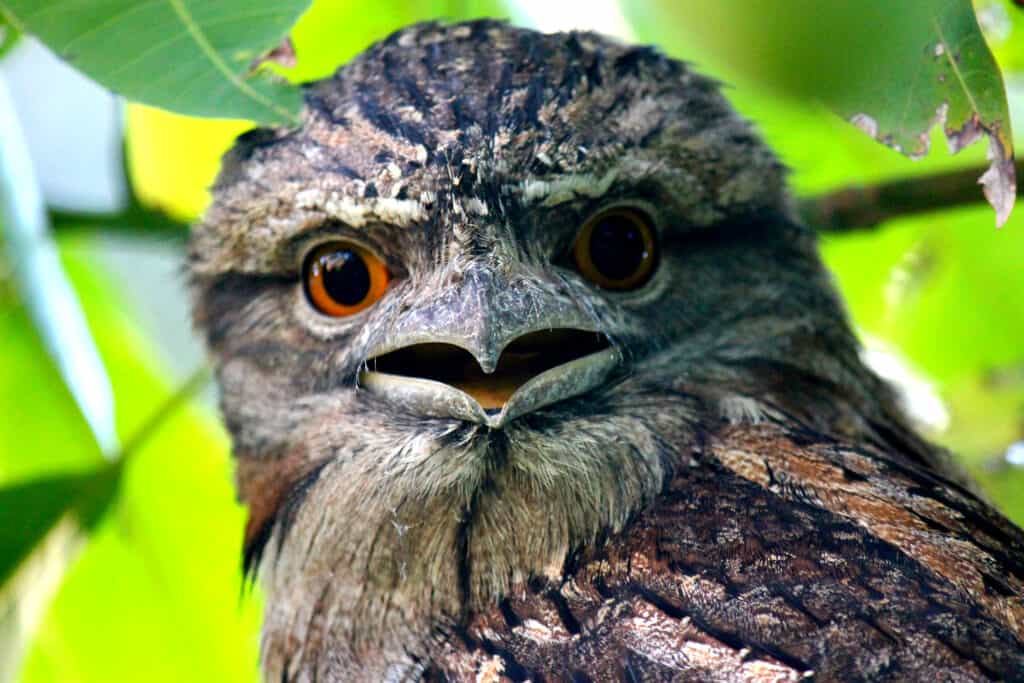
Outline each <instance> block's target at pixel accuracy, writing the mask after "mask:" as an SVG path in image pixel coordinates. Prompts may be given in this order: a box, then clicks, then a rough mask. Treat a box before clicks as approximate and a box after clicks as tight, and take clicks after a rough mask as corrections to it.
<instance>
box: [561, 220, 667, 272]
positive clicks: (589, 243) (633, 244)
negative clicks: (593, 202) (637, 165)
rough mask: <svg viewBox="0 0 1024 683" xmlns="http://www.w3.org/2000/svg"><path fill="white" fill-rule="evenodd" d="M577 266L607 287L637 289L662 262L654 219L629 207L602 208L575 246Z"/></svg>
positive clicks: (574, 252)
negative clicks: (659, 258)
mask: <svg viewBox="0 0 1024 683" xmlns="http://www.w3.org/2000/svg"><path fill="white" fill-rule="evenodd" d="M572 255H573V258H574V259H575V260H576V268H577V269H578V270H579V271H580V273H581V274H582V275H583V277H585V278H587V279H588V280H590V281H591V282H593V283H594V284H595V285H597V286H598V287H602V288H604V289H617V290H626V289H636V288H637V287H639V286H640V285H642V284H644V283H645V282H647V281H648V280H649V279H650V277H651V275H652V274H653V273H654V267H655V266H656V265H657V263H658V245H657V241H656V239H655V233H654V227H653V226H652V225H651V221H650V219H649V218H648V217H647V216H646V215H644V214H643V213H641V212H640V211H637V210H636V209H632V208H628V207H616V208H611V209H605V210H604V211H600V212H598V213H597V214H595V215H594V216H592V217H590V219H588V220H587V222H586V223H585V224H584V225H583V230H581V231H580V234H579V237H577V238H576V243H575V244H574V245H573V247H572Z"/></svg>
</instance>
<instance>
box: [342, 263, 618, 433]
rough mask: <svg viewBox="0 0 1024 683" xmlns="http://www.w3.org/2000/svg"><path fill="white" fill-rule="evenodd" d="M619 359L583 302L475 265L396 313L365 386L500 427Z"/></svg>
mask: <svg viewBox="0 0 1024 683" xmlns="http://www.w3.org/2000/svg"><path fill="white" fill-rule="evenodd" d="M620 364H621V356H620V354H619V352H618V350H616V349H615V348H614V347H613V346H612V344H611V343H610V341H609V339H608V337H607V336H605V335H604V334H602V333H601V332H599V331H598V330H597V329H596V328H595V327H594V324H593V319H592V317H591V316H589V315H588V314H587V313H586V312H585V311H583V310H581V309H580V308H579V306H578V305H576V304H575V303H574V302H572V301H570V300H567V299H566V298H565V297H563V296H558V295H557V294H555V293H553V292H552V291H549V290H547V289H545V288H543V287H540V286H530V285H520V286H519V287H517V286H515V285H514V284H510V283H509V282H508V281H507V280H505V279H504V278H502V277H501V276H499V275H498V274H496V272H495V270H494V269H493V268H490V267H487V266H476V267H472V268H469V269H468V270H466V271H464V272H463V273H462V274H461V280H460V284H459V285H458V286H455V287H451V288H448V289H446V290H444V291H442V292H441V293H440V295H438V296H435V297H434V300H432V301H430V302H428V303H426V304H425V305H424V306H423V307H421V308H417V309H414V310H412V311H409V312H407V313H406V314H405V315H404V316H402V317H401V318H400V319H398V320H397V321H395V323H394V324H393V325H392V327H391V328H390V329H389V331H388V335H387V337H386V338H385V339H384V340H383V341H382V342H381V343H380V344H379V345H378V346H377V347H376V348H375V349H373V351H371V353H370V354H369V357H368V359H367V361H366V364H365V368H364V370H363V371H362V372H361V373H360V375H359V384H360V386H361V387H363V388H365V389H366V390H367V391H370V392H371V393H373V394H375V395H377V396H380V397H381V398H384V399H386V400H387V401H389V402H391V403H393V404H396V405H398V406H399V407H401V408H403V409H405V410H407V411H409V412H412V413H415V414H419V415H425V416H433V417H451V418H456V419H460V420H467V421H470V422H477V423H479V424H483V425H487V426H488V427H492V428H499V427H502V426H503V425H505V424H507V423H508V422H510V421H511V420H514V419H515V418H517V417H520V416H522V415H525V414H526V413H529V412H531V411H535V410H538V409H540V408H543V407H545V406H549V405H551V404H553V403H557V402H559V401H563V400H565V399H567V398H571V397H573V396H579V395H580V394H583V393H585V392H588V391H590V390H592V389H594V388H595V387H597V386H598V385H600V384H602V383H603V382H605V381H606V380H607V379H608V378H609V377H610V376H611V375H612V373H613V372H614V371H615V370H616V368H617V367H618V366H619V365H620Z"/></svg>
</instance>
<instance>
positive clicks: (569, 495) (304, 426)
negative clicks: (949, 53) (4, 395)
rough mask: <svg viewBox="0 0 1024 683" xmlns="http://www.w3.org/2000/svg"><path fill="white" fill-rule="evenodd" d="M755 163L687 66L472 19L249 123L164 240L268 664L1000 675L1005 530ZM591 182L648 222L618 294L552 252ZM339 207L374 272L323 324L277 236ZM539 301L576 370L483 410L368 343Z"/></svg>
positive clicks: (606, 673) (1016, 573) (780, 186)
mask: <svg viewBox="0 0 1024 683" xmlns="http://www.w3.org/2000/svg"><path fill="white" fill-rule="evenodd" d="M783 176H784V173H783V169H782V168H781V165H780V164H779V163H778V161H777V160H776V159H775V157H774V156H773V155H772V153H771V152H770V151H769V150H768V149H767V148H766V147H765V146H764V145H763V144H762V143H761V142H760V141H759V140H758V139H757V137H756V136H755V135H754V134H753V133H752V132H751V130H750V127H749V126H748V124H746V123H745V122H744V121H742V120H741V119H740V118H739V117H737V116H736V115H735V114H734V113H733V111H732V110H731V108H730V107H729V105H728V104H727V103H726V102H725V100H724V99H723V98H722V97H721V96H720V95H719V93H718V90H717V87H716V85H715V84H714V83H712V82H711V81H709V80H708V79H706V78H702V77H700V76H698V75H696V74H694V73H693V72H691V71H690V70H689V69H688V68H687V67H685V66H684V65H682V64H680V63H679V62H676V61H673V60H670V59H667V58H665V57H663V56H661V55H659V54H658V53H657V52H656V51H654V50H651V49H648V48H637V47H630V46H624V45H620V44H618V43H615V42H613V41H610V40H607V39H605V38H601V37H599V36H595V35H592V34H583V33H570V34H557V35H542V34H538V33H535V32H532V31H526V30H521V29H516V28H512V27H509V26H507V25H505V24H501V23H497V22H474V23H469V24H457V25H439V24H424V25H419V26H414V27H411V28H409V29H406V30H404V31H401V32H399V33H396V34H395V35H393V36H391V37H390V38H388V39H387V40H385V41H383V42H381V43H379V44H377V45H374V46H373V47H371V48H369V49H368V50H367V51H366V52H365V53H364V54H362V55H361V56H360V57H357V58H356V59H355V60H353V61H352V62H351V63H350V64H348V65H346V66H345V67H343V68H342V69H340V70H339V71H338V72H337V74H335V76H334V77H332V78H329V79H325V80H323V81H319V82H316V83H313V84H310V85H309V86H307V88H306V109H305V114H304V119H303V124H302V126H301V127H299V128H297V129H290V130H285V129H274V130H268V129H261V130H257V131H254V132H252V133H249V134H247V135H245V136H243V137H242V138H240V139H239V141H238V144H237V145H236V147H235V149H234V150H233V151H232V152H231V153H230V154H228V156H227V157H226V158H225V162H224V169H223V172H222V173H221V176H220V178H219V179H218V181H217V184H216V186H215V190H214V203H213V206H212V207H211V209H210V210H209V212H208V213H207V215H206V217H205V219H204V221H203V222H202V223H201V224H200V225H199V226H198V227H197V229H196V231H195V234H194V236H193V239H192V243H191V250H190V267H191V273H192V281H193V290H194V295H195V311H196V312H195V318H196V322H197V325H198V326H199V328H200V329H201V330H203V332H204V333H205V335H206V339H207V341H208V344H209V348H210V351H211V354H212V357H213V360H214V363H215V366H216V368H217V376H218V379H219V383H220V386H221V389H222V404H223V411H224V415H225V419H226V421H227V424H228V427H229V428H230V430H231V433H232V436H233V440H234V448H235V453H236V456H237V458H238V485H239V490H240V493H241V497H242V499H243V500H244V501H245V502H246V504H247V505H248V506H249V510H250V520H249V526H248V528H247V531H246V563H247V566H248V567H249V568H250V569H251V570H253V571H255V570H257V569H258V571H259V573H260V575H261V578H262V580H263V582H264V584H265V587H266V591H267V609H266V619H265V624H264V628H263V667H264V672H265V675H266V677H267V679H268V680H274V681H277V680H282V681H313V680H319V681H350V680H384V679H387V680H405V679H412V680H417V679H429V680H438V679H441V680H443V679H448V680H465V681H474V680H476V681H498V680H513V681H520V680H528V679H529V680H534V681H540V680H580V681H585V680H594V681H606V680H607V681H611V680H630V681H634V680H635V681H648V680H658V681H661V680H693V681H709V680H727V681H745V680H750V681H777V680H798V679H801V678H810V677H813V678H815V679H817V680H840V679H841V680H907V679H918V680H924V679H930V680H985V679H1014V678H1018V679H1020V678H1022V677H1024V673H1022V672H1024V644H1022V643H1024V534H1022V533H1021V531H1020V530H1019V529H1017V528H1016V527H1014V526H1013V525H1012V524H1010V523H1009V522H1008V521H1006V520H1005V519H1004V518H1003V517H1002V516H1000V515H999V513H997V512H996V511H995V510H993V509H992V508H991V507H990V506H988V505H987V504H986V503H984V502H983V501H981V500H979V499H978V497H977V496H976V495H975V494H973V493H972V492H971V491H970V490H968V489H967V488H965V487H964V485H963V484H962V483H960V482H959V479H958V478H957V475H956V473H955V472H954V470H953V468H952V467H951V466H950V465H949V464H948V463H947V460H946V457H945V455H944V454H943V453H941V452H940V451H938V450H937V449H935V448H933V447H932V446H930V445H928V444H927V443H925V442H924V441H922V440H921V439H919V438H918V437H917V436H915V435H914V433H913V432H912V431H911V429H910V428H909V427H908V426H907V424H906V421H905V419H904V418H903V417H902V415H901V413H900V410H899V409H898V408H897V405H896V400H895V399H894V397H893V395H892V393H891V391H890V390H889V389H888V388H887V387H886V386H885V385H884V384H883V383H882V382H881V381H880V380H879V379H878V378H876V377H875V376H874V375H873V374H872V373H871V372H870V371H869V370H868V369H867V368H865V366H864V365H863V364H862V362H861V360H860V357H859V352H858V348H857V345H856V342H855V340H854V337H853V335H852V334H851V332H850V329H849V326H848V323H847V321H846V318H845V315H844V313H843V311H842V308H841V305H840V303H839V301H838V300H837V297H836V295H835V292H834V290H833V287H832V285H831V283H830V281H829V278H828V274H827V273H826V271H825V270H824V268H823V266H822V265H821V262H820V260H819V257H818V255H817V250H816V244H815V239H814V234H813V232H812V231H810V230H808V229H806V228H804V227H801V226H800V225H798V224H797V223H796V222H795V221H794V219H793V215H792V211H791V208H790V205H789V200H788V197H787V195H786V191H785V187H784V177H783ZM610 206H628V207H635V208H636V209H637V210H640V211H643V212H644V213H645V214H646V215H648V216H650V217H651V219H652V220H653V222H654V223H655V225H656V229H657V233H658V241H659V243H660V245H661V254H660V260H659V263H658V268H657V270H656V272H655V274H654V276H653V277H652V278H651V280H650V281H649V282H647V283H646V284H645V285H643V286H642V287H640V288H639V289H636V290H635V291H629V292H613V291H607V290H602V289H599V288H597V287H595V286H594V285H592V284H590V283H589V282H587V281H586V280H585V279H584V278H583V277H582V276H581V275H580V273H579V272H577V271H576V270H575V269H574V267H573V265H572V260H571V259H568V258H567V254H568V252H569V250H570V246H571V245H572V243H573V240H574V238H575V236H576V235H577V233H578V231H579V229H580V226H581V225H582V224H583V223H584V222H585V221H586V220H587V218H588V216H591V215H593V214H594V212H595V211H598V210H601V209H602V208H605V207H610ZM339 238H341V239H347V240H351V241H354V242H358V243H359V244H362V245H364V246H365V247H367V248H369V249H371V250H373V251H374V252H376V253H377V254H379V255H380V256H381V258H382V259H383V260H384V262H385V263H386V264H387V266H388V268H389V269H390V271H391V273H392V275H393V280H392V282H391V284H390V286H389V289H388V290H387V293H386V294H385V296H384V297H383V298H382V299H381V300H380V301H378V302H377V303H376V304H375V305H373V306H372V307H370V308H368V309H366V310H365V311H362V312H360V313H358V314H356V315H353V316H350V317H345V318H329V317H327V316H325V315H322V314H320V313H318V312H317V311H316V310H315V309H314V308H313V307H312V306H311V305H310V302H309V301H308V300H307V298H306V296H305V295H304V293H303V285H302V281H301V280H302V263H303V259H304V257H305V255H306V254H308V253H309V252H310V250H311V249H313V248H315V247H317V246H318V245H320V244H323V243H324V242H326V241H329V240H332V239H339ZM548 330H562V331H564V330H572V331H573V332H572V333H571V334H574V335H576V336H574V337H568V339H571V340H573V341H574V342H575V341H579V340H581V339H597V340H598V341H597V342H594V343H595V344H596V346H595V348H597V349H599V351H597V352H595V353H594V355H593V356H587V357H586V358H585V359H584V358H582V352H580V354H579V355H580V356H581V357H580V358H579V359H578V360H579V362H578V363H577V364H576V365H577V366H579V367H584V366H585V367H587V368H590V370H588V372H590V374H589V375H587V374H586V373H583V371H577V370H572V371H569V370H565V368H566V367H568V366H559V367H558V368H555V369H553V370H552V371H551V372H549V373H546V374H545V375H541V376H540V378H539V379H538V381H537V382H534V383H533V384H532V385H530V384H528V385H524V386H523V388H521V389H520V394H521V397H520V398H519V399H516V397H515V396H514V397H513V398H512V399H510V403H509V404H508V408H507V410H506V413H507V414H503V416H499V417H496V416H495V413H492V412H486V411H482V410H481V408H480V406H478V405H477V404H476V403H474V402H473V401H472V400H471V399H469V398H468V397H467V396H466V394H463V393H462V392H459V391H458V390H456V389H452V388H451V387H447V386H440V384H439V383H438V382H431V383H424V382H423V381H421V380H415V381H411V380H408V379H407V378H399V379H398V380H394V378H392V380H388V381H390V382H391V383H390V384H389V383H388V382H387V381H384V380H382V379H381V377H382V375H381V372H380V371H379V369H375V368H376V361H375V360H374V359H376V358H380V359H384V358H386V357H388V354H391V355H392V356H394V354H395V353H398V350H400V349H403V348H407V347H410V346H411V345H417V344H424V343H428V342H429V343H432V344H435V345H441V344H444V345H446V346H445V347H444V348H446V349H448V350H449V353H454V351H453V349H456V347H458V349H461V351H458V353H461V354H463V355H465V354H469V355H465V357H466V358H472V359H475V362H476V363H478V364H479V366H480V367H481V368H483V370H484V371H486V372H491V371H493V370H494V369H495V367H496V366H497V365H498V364H499V359H501V358H503V357H502V351H503V350H504V349H505V348H506V346H507V345H509V344H510V343H512V342H513V340H517V341H516V343H520V341H519V340H522V339H524V338H525V339H541V340H544V339H546V340H547V341H546V342H544V343H546V344H548V346H547V347H545V348H548V349H549V350H550V348H552V347H553V345H554V344H555V341H557V340H563V341H564V340H565V339H567V337H557V336H553V335H555V334H556V333H552V332H548ZM545 335H548V336H546V337H545ZM587 335H589V336H587ZM432 348H437V346H435V347H432ZM602 349H603V350H602ZM561 352H562V353H564V352H565V350H564V349H562V351H561ZM595 358H597V359H598V360H596V361H595V360H594V359H595ZM588 364H589V365H588ZM573 367H576V366H573ZM405 372H406V374H407V375H408V374H410V373H411V374H412V375H415V376H416V377H422V378H426V379H431V378H435V379H436V377H434V376H433V375H431V374H430V373H431V372H432V371H431V370H430V368H426V367H424V368H420V369H417V368H415V367H414V368H412V369H411V370H408V369H407V370H405ZM573 372H575V373H576V374H573ZM498 374H500V370H499V371H498ZM386 375H387V373H386V372H385V373H384V376H385V379H386ZM543 377H555V378H561V379H560V380H559V382H561V383H560V384H559V382H555V381H554V380H552V381H548V382H547V383H546V384H545V382H544V381H540V379H542V378H543ZM416 382H419V383H418V384H417V383H416ZM414 385H415V386H414ZM569 385H571V386H570V388H569V389H566V386H569ZM382 387H383V388H382ZM396 387H397V388H396ZM409 387H413V389H409ZM417 387H418V388H417ZM410 392H411V393H410ZM417 392H418V393H417ZM410 396H411V397H412V398H410ZM516 400H518V401H519V403H515V401H516ZM513 404H515V406H516V409H515V410H513V409H512V406H513Z"/></svg>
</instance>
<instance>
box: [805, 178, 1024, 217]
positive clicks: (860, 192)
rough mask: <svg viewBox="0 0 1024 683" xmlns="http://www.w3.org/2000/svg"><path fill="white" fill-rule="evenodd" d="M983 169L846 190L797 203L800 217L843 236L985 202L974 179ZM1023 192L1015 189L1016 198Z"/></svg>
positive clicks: (852, 187) (850, 187)
mask: <svg viewBox="0 0 1024 683" xmlns="http://www.w3.org/2000/svg"><path fill="white" fill-rule="evenodd" d="M1016 169H1017V177H1018V178H1024V162H1022V161H1018V162H1017V163H1016ZM984 172H985V168H981V167H978V168H968V169H964V170H960V171H951V172H948V173H937V174H934V175H928V176H921V177H917V178H903V179H900V180H890V181H886V182H883V183H879V184H877V185H851V186H849V187H844V188H841V189H839V190H834V191H832V192H827V193H825V194H822V195H818V196H816V197H809V198H806V199H802V200H800V203H799V208H800V214H801V216H802V217H803V219H804V220H805V221H806V222H807V224H808V225H809V226H811V227H813V228H815V229H817V230H819V231H821V232H846V231H851V230H867V229H870V228H875V227H877V226H878V225H880V224H882V223H884V222H885V221H888V220H891V219H893V218H899V217H902V216H910V215H914V214H919V213H927V212H930V211H938V210H941V209H950V208H953V207H957V206H967V205H970V204H977V203H979V202H983V201H984V200H985V197H984V195H982V193H981V186H980V185H979V184H978V178H980V177H981V175H982V173H984ZM1021 192H1022V188H1021V187H1020V186H1018V188H1017V194H1018V196H1020V194H1021Z"/></svg>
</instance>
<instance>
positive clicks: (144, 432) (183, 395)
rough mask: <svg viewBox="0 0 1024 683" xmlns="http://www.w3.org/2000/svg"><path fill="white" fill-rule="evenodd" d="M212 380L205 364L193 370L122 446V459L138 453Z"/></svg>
mask: <svg viewBox="0 0 1024 683" xmlns="http://www.w3.org/2000/svg"><path fill="white" fill-rule="evenodd" d="M208 381H210V369H209V368H208V367H207V366H205V365H203V366H201V367H199V368H197V369H196V370H194V371H193V372H192V374H191V375H189V376H188V379H186V380H185V382H184V383H183V384H182V385H181V386H179V387H178V388H177V389H176V390H175V391H174V393H173V394H171V395H170V396H168V397H167V400H166V401H164V402H163V403H162V404H161V405H160V406H159V407H158V408H157V409H156V410H154V411H153V413H152V414H151V415H150V416H149V417H147V418H146V421H145V422H143V423H142V425H141V426H140V427H139V428H138V429H136V430H135V433H133V434H132V435H131V436H130V437H129V438H128V439H127V440H126V441H125V442H124V446H122V447H121V453H120V455H121V459H122V460H127V459H128V458H130V457H131V456H132V455H133V454H135V453H137V452H138V451H139V449H140V447H141V446H142V444H144V443H145V442H146V441H147V440H148V439H149V438H150V437H151V436H153V434H154V432H156V431H157V430H158V429H160V427H162V426H163V424H164V422H165V421H166V420H167V418H168V417H170V416H171V415H172V414H173V413H174V411H176V410H178V408H180V407H181V406H182V405H183V404H185V403H186V402H187V401H188V400H189V399H191V398H192V397H193V396H194V395H195V394H196V393H198V392H199V390H200V389H202V388H203V387H204V386H206V383H207V382H208Z"/></svg>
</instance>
